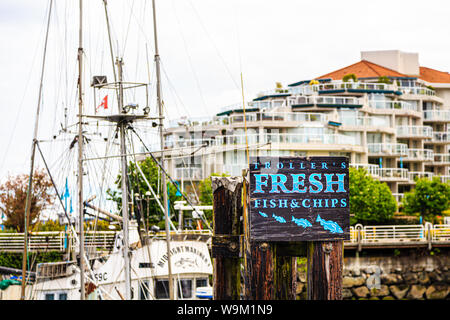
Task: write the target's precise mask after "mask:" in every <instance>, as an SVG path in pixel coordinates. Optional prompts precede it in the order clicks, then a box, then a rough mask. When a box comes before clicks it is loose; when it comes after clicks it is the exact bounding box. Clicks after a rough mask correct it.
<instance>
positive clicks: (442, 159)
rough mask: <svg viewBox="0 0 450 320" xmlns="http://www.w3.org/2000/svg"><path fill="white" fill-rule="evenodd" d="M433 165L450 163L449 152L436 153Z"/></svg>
mask: <svg viewBox="0 0 450 320" xmlns="http://www.w3.org/2000/svg"><path fill="white" fill-rule="evenodd" d="M433 165H444V166H446V165H450V154H448V153H435V154H434V162H433Z"/></svg>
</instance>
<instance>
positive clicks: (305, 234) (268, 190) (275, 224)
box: [249, 157, 350, 241]
mask: <svg viewBox="0 0 450 320" xmlns="http://www.w3.org/2000/svg"><path fill="white" fill-rule="evenodd" d="M349 220H350V208H349V170H348V158H346V157H251V158H250V221H249V224H250V239H251V240H256V241H320V240H349V239H350V221H349Z"/></svg>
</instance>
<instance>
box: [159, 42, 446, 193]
mask: <svg viewBox="0 0 450 320" xmlns="http://www.w3.org/2000/svg"><path fill="white" fill-rule="evenodd" d="M449 123H450V74H449V73H447V72H442V71H438V70H434V69H431V68H427V67H422V66H420V65H419V57H418V54H417V53H407V52H402V51H398V50H392V51H367V52H361V61H359V62H356V63H354V64H352V65H349V66H347V67H344V68H341V69H338V70H335V71H333V72H330V73H327V74H325V75H321V76H318V77H316V78H314V79H305V80H301V81H298V82H296V83H292V84H289V85H288V86H287V87H281V86H279V87H277V88H275V89H272V90H268V91H264V92H261V93H260V94H259V95H258V96H257V97H256V98H254V99H253V100H252V101H250V102H247V103H246V107H245V117H244V110H243V105H242V103H238V104H236V105H233V106H227V107H225V108H222V110H221V111H220V112H219V113H218V114H216V115H215V116H214V117H212V118H201V119H200V118H196V119H187V118H184V119H179V120H176V121H172V122H171V123H170V125H169V126H168V127H167V128H166V131H165V145H164V149H165V155H166V157H167V162H166V164H167V166H168V169H169V172H170V173H171V175H172V177H173V178H174V179H176V180H177V181H179V182H180V183H181V185H182V186H183V188H185V187H192V186H194V185H195V184H196V183H198V181H199V180H201V179H204V178H207V177H209V176H210V175H211V174H212V173H228V174H230V175H240V174H241V172H242V169H243V168H246V167H247V160H246V146H247V145H248V149H249V153H250V156H256V155H268V156H269V155H270V156H319V155H320V156H347V157H349V159H350V163H351V166H353V167H364V168H366V169H367V170H368V171H369V173H370V174H371V175H372V176H374V177H376V178H378V179H380V180H381V181H383V182H386V183H387V184H388V186H389V187H390V189H391V191H392V192H393V194H394V195H395V196H396V197H397V200H398V201H401V197H402V195H403V193H404V192H406V191H409V190H410V189H411V188H413V187H414V184H415V179H416V178H417V177H429V178H431V177H433V176H440V179H442V180H443V181H446V180H447V179H449V177H450V171H449V169H450V153H449V145H450V131H449ZM245 127H246V128H247V130H246V132H247V134H245Z"/></svg>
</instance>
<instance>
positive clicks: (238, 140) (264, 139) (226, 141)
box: [214, 133, 357, 146]
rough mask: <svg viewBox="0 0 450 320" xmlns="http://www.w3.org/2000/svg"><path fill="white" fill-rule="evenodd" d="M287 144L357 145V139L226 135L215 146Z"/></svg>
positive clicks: (324, 135) (321, 136)
mask: <svg viewBox="0 0 450 320" xmlns="http://www.w3.org/2000/svg"><path fill="white" fill-rule="evenodd" d="M269 142H270V143H272V144H274V143H287V144H294V143H300V144H306V143H308V144H334V145H335V144H338V145H345V144H347V145H348V144H349V145H357V143H356V139H355V138H354V137H350V136H344V135H340V134H305V133H266V134H264V135H262V136H260V135H258V134H249V135H247V141H246V136H245V135H224V136H216V139H215V140H214V145H216V146H221V145H236V144H246V143H248V144H258V143H259V144H264V143H269Z"/></svg>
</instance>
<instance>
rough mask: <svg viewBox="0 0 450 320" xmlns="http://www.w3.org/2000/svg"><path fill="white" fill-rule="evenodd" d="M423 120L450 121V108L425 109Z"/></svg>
mask: <svg viewBox="0 0 450 320" xmlns="http://www.w3.org/2000/svg"><path fill="white" fill-rule="evenodd" d="M423 120H424V121H427V120H428V121H445V122H450V110H425V111H424V112H423Z"/></svg>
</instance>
